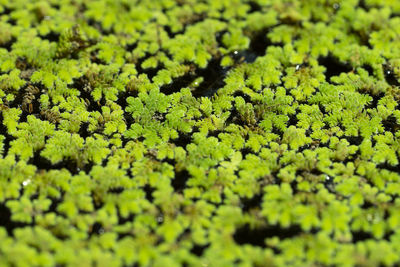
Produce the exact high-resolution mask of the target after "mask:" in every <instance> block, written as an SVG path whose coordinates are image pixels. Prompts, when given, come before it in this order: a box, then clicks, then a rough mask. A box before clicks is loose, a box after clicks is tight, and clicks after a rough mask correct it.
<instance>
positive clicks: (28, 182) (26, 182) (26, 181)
mask: <svg viewBox="0 0 400 267" xmlns="http://www.w3.org/2000/svg"><path fill="white" fill-rule="evenodd" d="M30 183H31V179H27V180H25V181H23V182H22V185H23V186H27V185H28V184H30Z"/></svg>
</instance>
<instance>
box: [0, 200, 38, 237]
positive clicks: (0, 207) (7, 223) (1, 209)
mask: <svg viewBox="0 0 400 267" xmlns="http://www.w3.org/2000/svg"><path fill="white" fill-rule="evenodd" d="M11 216H12V214H11V210H10V209H9V208H8V207H7V206H6V204H5V203H0V226H1V227H4V228H5V229H6V231H7V233H8V235H9V236H11V237H13V236H14V233H13V232H14V230H15V229H16V228H23V227H26V226H33V223H30V224H29V223H21V222H14V221H13V220H12V219H11Z"/></svg>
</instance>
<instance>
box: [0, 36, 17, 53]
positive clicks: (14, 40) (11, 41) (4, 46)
mask: <svg viewBox="0 0 400 267" xmlns="http://www.w3.org/2000/svg"><path fill="white" fill-rule="evenodd" d="M16 41H17V39H16V38H15V37H14V36H12V37H11V39H10V40H9V41H7V42H6V43H3V44H1V45H0V47H2V48H5V49H7V51H8V52H11V47H12V45H13V44H14V43H15V42H16Z"/></svg>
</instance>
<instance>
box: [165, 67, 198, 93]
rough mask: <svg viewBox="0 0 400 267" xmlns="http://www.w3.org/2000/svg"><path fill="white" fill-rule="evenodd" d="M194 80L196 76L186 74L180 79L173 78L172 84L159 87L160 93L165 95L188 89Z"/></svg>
mask: <svg viewBox="0 0 400 267" xmlns="http://www.w3.org/2000/svg"><path fill="white" fill-rule="evenodd" d="M196 78H197V77H196V76H194V75H193V74H191V73H190V72H188V73H186V74H185V75H183V76H181V77H177V78H174V79H173V81H172V83H170V84H165V85H163V86H161V88H160V92H161V93H163V94H165V95H170V94H173V93H176V92H179V91H180V90H181V89H182V88H186V87H189V85H190V84H191V83H192V82H193V81H194V80H195V79H196Z"/></svg>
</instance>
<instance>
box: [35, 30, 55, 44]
mask: <svg viewBox="0 0 400 267" xmlns="http://www.w3.org/2000/svg"><path fill="white" fill-rule="evenodd" d="M40 38H41V39H42V40H48V41H49V42H55V43H58V41H59V39H60V34H59V33H56V32H54V31H50V32H49V33H48V34H46V35H42V36H40Z"/></svg>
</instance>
